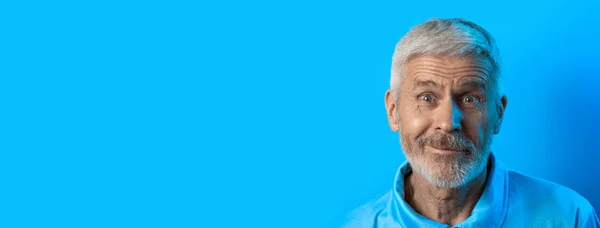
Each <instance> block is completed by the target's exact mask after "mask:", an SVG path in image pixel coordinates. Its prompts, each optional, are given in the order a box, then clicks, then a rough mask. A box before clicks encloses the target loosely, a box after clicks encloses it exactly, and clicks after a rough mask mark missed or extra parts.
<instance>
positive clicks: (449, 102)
mask: <svg viewBox="0 0 600 228" xmlns="http://www.w3.org/2000/svg"><path fill="white" fill-rule="evenodd" d="M437 109H438V110H436V116H435V130H436V131H438V130H441V131H444V132H447V133H456V132H459V131H461V130H462V126H461V122H462V120H463V113H462V110H461V109H460V107H459V106H458V105H457V104H456V102H455V101H454V99H446V101H444V102H442V103H441V104H440V105H439V106H438V108H437Z"/></svg>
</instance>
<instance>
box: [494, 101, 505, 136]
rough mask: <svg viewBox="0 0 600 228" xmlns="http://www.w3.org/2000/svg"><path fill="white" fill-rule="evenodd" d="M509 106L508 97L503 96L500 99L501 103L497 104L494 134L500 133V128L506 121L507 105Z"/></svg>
mask: <svg viewBox="0 0 600 228" xmlns="http://www.w3.org/2000/svg"><path fill="white" fill-rule="evenodd" d="M507 104H508V98H506V95H502V97H501V98H500V102H498V103H497V104H496V114H497V115H498V116H496V123H495V124H494V134H498V133H500V126H502V120H503V119H504V111H505V110H506V105H507Z"/></svg>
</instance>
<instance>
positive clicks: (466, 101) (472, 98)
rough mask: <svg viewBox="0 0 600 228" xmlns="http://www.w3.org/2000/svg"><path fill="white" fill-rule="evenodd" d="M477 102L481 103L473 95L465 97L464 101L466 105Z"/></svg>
mask: <svg viewBox="0 0 600 228" xmlns="http://www.w3.org/2000/svg"><path fill="white" fill-rule="evenodd" d="M477 101H479V98H477V97H476V96H473V95H467V96H464V97H463V99H462V102H464V103H473V102H477Z"/></svg>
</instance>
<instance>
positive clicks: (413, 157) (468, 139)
mask: <svg viewBox="0 0 600 228" xmlns="http://www.w3.org/2000/svg"><path fill="white" fill-rule="evenodd" d="M489 76H490V72H489V67H488V62H487V61H485V59H483V58H469V57H464V58H459V57H440V56H421V57H417V58H414V59H412V60H411V61H410V62H409V63H407V64H405V65H404V68H403V69H402V77H403V78H402V80H401V81H402V84H401V86H400V88H399V93H398V96H399V97H398V102H397V103H396V104H390V103H394V102H393V99H392V98H391V96H389V93H390V91H388V94H386V107H387V108H388V120H390V125H391V127H392V129H393V130H394V131H398V130H399V131H400V142H401V145H402V148H403V150H404V153H405V155H406V158H407V159H408V161H409V162H410V164H411V167H412V169H413V170H414V171H415V172H417V173H419V174H421V175H422V176H424V177H425V178H426V179H427V180H428V181H429V182H431V183H432V184H434V185H436V186H438V187H444V188H456V187H459V186H463V185H465V184H466V183H468V182H469V181H471V180H472V179H474V178H475V177H477V176H478V175H479V174H480V173H481V172H482V171H483V169H484V168H485V167H486V163H487V160H488V157H489V154H490V150H489V147H490V145H491V142H492V136H493V134H495V133H498V131H499V127H500V126H499V125H500V122H501V119H502V118H501V116H502V113H503V111H504V108H505V106H506V97H504V96H502V97H498V96H497V95H496V93H497V92H496V91H495V87H494V85H493V84H490V79H489ZM389 100H392V102H390V101H389ZM394 125H395V126H394Z"/></svg>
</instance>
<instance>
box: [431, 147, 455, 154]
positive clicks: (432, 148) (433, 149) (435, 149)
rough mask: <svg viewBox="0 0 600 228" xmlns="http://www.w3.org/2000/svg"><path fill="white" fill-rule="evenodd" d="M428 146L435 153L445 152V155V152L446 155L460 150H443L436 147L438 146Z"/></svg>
mask: <svg viewBox="0 0 600 228" xmlns="http://www.w3.org/2000/svg"><path fill="white" fill-rule="evenodd" d="M429 148H431V150H432V151H433V152H434V153H436V154H445V155H446V154H447V155H450V154H458V153H460V152H461V151H459V150H444V149H438V148H435V147H429Z"/></svg>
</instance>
